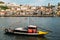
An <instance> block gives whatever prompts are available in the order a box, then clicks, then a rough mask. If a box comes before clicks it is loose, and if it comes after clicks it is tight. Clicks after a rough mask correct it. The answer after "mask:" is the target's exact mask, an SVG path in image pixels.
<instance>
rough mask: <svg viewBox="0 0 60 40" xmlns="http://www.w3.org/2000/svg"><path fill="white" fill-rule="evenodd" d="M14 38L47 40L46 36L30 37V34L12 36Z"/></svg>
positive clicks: (16, 39) (20, 39)
mask: <svg viewBox="0 0 60 40" xmlns="http://www.w3.org/2000/svg"><path fill="white" fill-rule="evenodd" d="M13 38H14V40H47V38H45V37H44V38H43V37H32V36H14V37H13Z"/></svg>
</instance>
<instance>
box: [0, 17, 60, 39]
mask: <svg viewBox="0 0 60 40" xmlns="http://www.w3.org/2000/svg"><path fill="white" fill-rule="evenodd" d="M28 25H36V26H39V27H42V28H44V29H48V30H51V31H52V32H49V34H48V35H45V38H40V37H27V36H20V35H6V34H4V28H9V27H10V28H16V27H25V26H28ZM0 40H60V17H0Z"/></svg>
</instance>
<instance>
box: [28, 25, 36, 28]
mask: <svg viewBox="0 0 60 40" xmlns="http://www.w3.org/2000/svg"><path fill="white" fill-rule="evenodd" d="M28 27H33V28H36V27H37V26H35V25H29V26H28Z"/></svg>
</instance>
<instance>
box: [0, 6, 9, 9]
mask: <svg viewBox="0 0 60 40" xmlns="http://www.w3.org/2000/svg"><path fill="white" fill-rule="evenodd" d="M0 8H1V9H3V10H6V9H8V7H7V6H0Z"/></svg>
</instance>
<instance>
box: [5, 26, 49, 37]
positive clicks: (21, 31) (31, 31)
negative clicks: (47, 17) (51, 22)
mask: <svg viewBox="0 0 60 40" xmlns="http://www.w3.org/2000/svg"><path fill="white" fill-rule="evenodd" d="M37 28H38V27H37V26H35V25H29V26H27V27H24V28H15V29H11V28H5V34H17V35H27V36H44V35H46V34H48V32H45V31H38V30H37Z"/></svg>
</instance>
